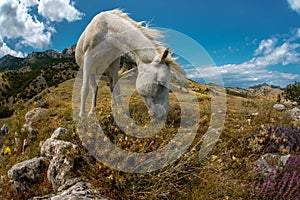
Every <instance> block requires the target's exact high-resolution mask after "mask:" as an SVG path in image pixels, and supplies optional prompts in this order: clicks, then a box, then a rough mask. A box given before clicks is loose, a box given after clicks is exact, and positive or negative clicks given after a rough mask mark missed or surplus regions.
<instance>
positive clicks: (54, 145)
mask: <svg viewBox="0 0 300 200" xmlns="http://www.w3.org/2000/svg"><path fill="white" fill-rule="evenodd" d="M70 148H72V149H77V146H76V145H75V144H72V143H71V142H66V141H62V140H56V139H52V138H48V139H47V140H46V141H45V142H44V143H43V144H42V147H41V155H42V156H45V157H47V158H50V159H52V158H53V157H54V156H57V155H60V154H61V153H62V151H63V150H64V149H70Z"/></svg>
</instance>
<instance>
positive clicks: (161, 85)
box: [136, 49, 170, 119]
mask: <svg viewBox="0 0 300 200" xmlns="http://www.w3.org/2000/svg"><path fill="white" fill-rule="evenodd" d="M168 54H169V49H166V50H165V51H164V53H163V54H162V55H158V56H156V57H155V58H154V59H153V61H152V62H149V63H140V64H139V66H138V76H137V80H136V89H137V92H138V93H139V95H141V97H142V98H143V100H144V102H145V104H146V106H147V108H148V113H149V115H150V117H151V119H164V118H165V117H166V116H167V114H168V111H169V85H170V67H169V66H168V64H167V63H166V58H167V57H168Z"/></svg>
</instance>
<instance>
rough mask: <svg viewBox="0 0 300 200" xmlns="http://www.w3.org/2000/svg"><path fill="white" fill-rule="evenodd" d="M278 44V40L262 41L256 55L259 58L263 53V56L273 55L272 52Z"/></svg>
mask: <svg viewBox="0 0 300 200" xmlns="http://www.w3.org/2000/svg"><path fill="white" fill-rule="evenodd" d="M276 43H277V40H276V39H268V40H263V41H261V43H260V44H259V47H258V49H256V51H255V54H254V55H255V56H257V55H259V54H261V53H263V54H268V53H271V51H272V49H273V48H274V46H275V45H276Z"/></svg>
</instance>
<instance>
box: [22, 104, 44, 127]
mask: <svg viewBox="0 0 300 200" xmlns="http://www.w3.org/2000/svg"><path fill="white" fill-rule="evenodd" d="M47 111H48V110H47V109H45V108H34V109H33V110H30V111H28V112H27V113H26V114H25V120H26V123H27V124H28V123H30V122H35V121H37V120H38V119H39V118H40V117H41V116H42V115H43V114H45V113H46V112H47Z"/></svg>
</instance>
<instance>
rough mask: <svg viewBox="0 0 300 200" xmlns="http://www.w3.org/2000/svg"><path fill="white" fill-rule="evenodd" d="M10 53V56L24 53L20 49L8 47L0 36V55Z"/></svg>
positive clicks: (20, 55)
mask: <svg viewBox="0 0 300 200" xmlns="http://www.w3.org/2000/svg"><path fill="white" fill-rule="evenodd" d="M7 54H10V55H12V56H16V57H23V56H24V54H23V53H22V52H20V51H14V50H12V49H11V48H9V47H8V46H7V44H5V43H4V41H3V40H2V38H1V37H0V57H2V56H4V55H7Z"/></svg>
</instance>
